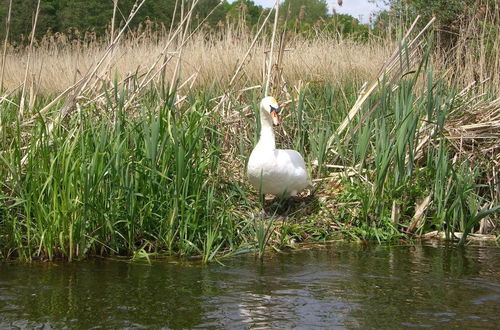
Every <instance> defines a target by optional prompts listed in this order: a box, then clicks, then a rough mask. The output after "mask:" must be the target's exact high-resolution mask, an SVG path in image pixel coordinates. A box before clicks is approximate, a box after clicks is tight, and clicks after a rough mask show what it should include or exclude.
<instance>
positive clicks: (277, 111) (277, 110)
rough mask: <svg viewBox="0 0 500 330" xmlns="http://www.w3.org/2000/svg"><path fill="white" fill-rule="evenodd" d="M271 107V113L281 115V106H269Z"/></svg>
mask: <svg viewBox="0 0 500 330" xmlns="http://www.w3.org/2000/svg"><path fill="white" fill-rule="evenodd" d="M269 107H270V108H271V111H270V112H273V111H274V112H276V113H280V107H279V106H275V107H274V106H272V105H269Z"/></svg>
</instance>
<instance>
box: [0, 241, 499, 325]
mask: <svg viewBox="0 0 500 330" xmlns="http://www.w3.org/2000/svg"><path fill="white" fill-rule="evenodd" d="M499 251H500V248H498V247H492V246H489V247H480V246H469V247H466V248H464V249H460V248H457V247H431V246H414V247H408V246H392V247H384V246H369V247H363V246H359V245H341V246H328V247H315V248H314V249H308V250H301V251H288V252H285V253H280V254H272V255H271V254H269V255H267V256H266V258H265V260H264V261H263V262H260V261H259V260H256V259H255V258H254V256H251V255H246V256H239V257H234V258H231V259H227V260H224V265H220V264H217V263H212V264H210V265H201V264H198V263H175V262H168V261H156V262H154V263H153V265H151V266H149V265H144V264H138V263H128V262H124V261H109V260H93V261H86V262H76V263H72V264H54V263H50V264H49V263H35V264H32V265H25V264H17V263H14V264H0V328H2V329H3V328H36V327H40V328H41V327H46V328H61V327H68V328H92V327H95V328H127V327H129V328H142V327H147V328H161V327H165V328H193V327H200V328H206V327H209V328H250V327H252V328H269V327H272V328H292V327H298V328H372V329H373V328H376V329H390V328H402V327H416V328H420V327H433V328H453V327H456V328H466V329H473V328H481V329H494V328H496V329H498V328H500V264H499V262H500V258H499Z"/></svg>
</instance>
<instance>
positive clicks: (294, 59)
mask: <svg viewBox="0 0 500 330" xmlns="http://www.w3.org/2000/svg"><path fill="white" fill-rule="evenodd" d="M166 40H168V39H167V37H161V38H158V36H157V35H155V34H152V35H141V36H139V37H136V38H130V37H129V38H126V39H124V40H122V41H121V43H120V44H119V45H117V47H116V48H115V50H114V55H113V57H112V59H111V62H110V66H109V70H108V72H107V73H106V74H105V76H101V77H100V78H101V79H104V80H107V79H110V80H112V79H114V75H115V73H116V74H118V77H119V79H122V78H124V77H126V76H127V75H129V74H130V73H135V72H138V73H141V72H143V71H145V70H146V69H147V68H149V67H151V66H152V65H153V64H154V62H155V60H156V59H157V57H158V55H159V54H160V53H161V51H162V50H163V47H164V45H165V43H166ZM251 41H252V38H251V35H247V34H245V35H242V34H239V35H236V34H235V33H234V32H233V31H227V33H223V34H217V35H212V36H207V34H206V33H205V32H198V33H197V34H196V35H195V36H193V38H192V39H190V40H189V41H188V42H187V44H186V45H185V46H184V47H183V48H182V59H181V67H180V80H181V81H184V80H185V79H187V78H188V77H191V76H192V75H195V76H196V82H195V85H198V86H200V85H201V86H205V85H211V84H212V83H214V84H215V85H216V86H217V87H220V88H225V87H227V86H228V83H229V81H230V80H231V77H232V76H233V74H234V72H235V70H236V67H237V65H238V64H239V61H240V59H241V58H242V57H243V55H244V54H245V53H246V52H247V50H248V49H249V48H250V46H251ZM269 44H270V42H269V40H268V39H267V38H265V37H264V38H260V40H258V41H257V43H256V44H255V46H254V47H253V48H252V50H251V53H250V56H249V57H248V58H247V60H246V61H245V66H244V68H243V72H242V75H241V76H240V78H239V79H237V81H236V84H237V85H238V86H239V87H242V88H243V87H249V86H254V85H260V84H262V83H263V76H264V61H265V57H266V52H267V51H268V50H269ZM106 47H107V45H106V44H102V43H98V42H90V43H85V42H76V41H74V42H72V41H70V40H68V39H67V38H66V37H65V36H63V35H56V36H49V37H47V38H45V39H44V40H43V41H42V42H40V43H39V46H38V47H37V48H36V49H34V51H33V55H32V59H31V67H32V71H33V72H32V73H33V74H34V75H33V76H34V79H35V85H36V89H37V91H38V92H39V93H41V94H46V93H56V92H61V91H63V90H64V89H66V88H67V87H68V86H70V85H72V84H74V83H75V82H76V81H77V80H78V79H80V78H81V77H82V75H83V74H84V73H85V72H87V70H88V69H89V68H91V66H92V65H94V64H95V62H96V61H97V60H98V59H100V58H101V57H102V56H103V54H104V52H105V51H106ZM175 48H177V45H172V46H171V47H170V48H169V49H168V50H167V51H168V52H172V51H174V50H175ZM392 48H393V47H392V46H390V45H387V44H381V43H375V42H369V43H364V44H361V43H356V42H354V41H352V40H345V39H339V38H334V37H327V36H321V37H319V38H316V39H314V40H306V39H304V38H299V37H297V38H293V39H291V40H289V41H288V42H287V45H286V49H285V52H284V55H283V60H282V74H283V77H284V79H285V81H286V82H288V83H290V84H292V85H295V84H298V83H299V81H303V82H304V81H321V82H325V83H344V82H346V81H353V80H354V81H365V80H369V79H372V78H374V77H375V76H376V74H377V71H378V69H379V68H380V67H381V66H382V63H383V62H384V60H385V59H386V58H387V56H388V55H389V53H390V51H391V49H392ZM27 57H28V53H27V52H26V51H23V50H21V51H19V50H12V49H10V50H8V51H7V57H6V70H5V78H4V79H5V82H4V85H5V87H6V88H7V90H13V89H15V88H17V87H18V86H20V85H21V84H22V83H23V79H24V76H23V74H24V70H25V68H26V63H27ZM175 63H176V61H171V62H170V63H169V64H168V65H167V67H166V74H165V76H166V77H171V76H172V75H173V72H174V70H175ZM160 64H161V63H160ZM160 64H157V67H159V65H160Z"/></svg>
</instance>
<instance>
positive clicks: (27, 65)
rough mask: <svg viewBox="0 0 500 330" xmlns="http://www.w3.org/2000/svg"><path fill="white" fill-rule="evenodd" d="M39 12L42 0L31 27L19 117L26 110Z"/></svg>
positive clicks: (38, 4)
mask: <svg viewBox="0 0 500 330" xmlns="http://www.w3.org/2000/svg"><path fill="white" fill-rule="evenodd" d="M39 12H40V0H38V2H37V5H36V12H35V20H34V22H33V27H32V29H31V40H30V46H29V49H28V60H27V62H26V70H25V71H24V83H23V89H22V91H21V101H20V102H19V118H22V117H23V112H24V95H25V93H26V81H27V80H28V71H29V68H30V59H31V53H32V51H33V42H34V41H35V32H36V23H37V21H38V13H39Z"/></svg>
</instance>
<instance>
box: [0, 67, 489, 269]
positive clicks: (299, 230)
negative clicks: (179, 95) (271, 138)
mask: <svg viewBox="0 0 500 330" xmlns="http://www.w3.org/2000/svg"><path fill="white" fill-rule="evenodd" d="M115 85H116V84H115ZM154 87H155V88H151V89H150V90H149V91H147V92H146V93H145V95H143V96H142V97H141V104H140V106H139V107H137V108H135V109H133V110H131V109H125V104H126V103H127V100H128V99H129V97H130V96H129V95H127V92H126V91H125V90H123V89H114V90H113V91H109V92H107V93H106V104H105V106H104V108H102V107H101V108H99V109H98V108H96V106H94V105H89V106H87V107H86V108H85V109H81V111H79V112H78V113H76V114H74V115H73V116H71V117H70V118H68V119H66V120H65V121H64V122H63V123H62V124H60V125H58V126H56V127H55V128H54V129H52V130H50V129H49V125H50V121H49V120H46V119H44V117H42V116H35V118H37V119H35V120H34V121H33V122H31V123H29V124H28V125H27V124H24V123H22V122H21V121H20V120H19V119H18V114H17V107H16V106H15V104H10V103H7V102H4V103H2V105H1V111H0V119H1V125H0V127H1V134H0V150H1V152H0V176H1V177H2V178H3V182H2V189H0V258H2V259H5V258H16V257H17V258H20V259H23V260H30V259H32V258H41V259H55V258H63V259H67V260H74V259H81V258H85V257H87V256H90V255H127V256H133V258H134V259H146V260H149V258H150V257H153V256H158V255H161V254H164V253H168V254H176V255H185V256H190V255H199V256H201V259H202V260H203V261H204V262H209V261H211V260H214V259H216V258H218V257H220V256H221V255H224V254H231V253H237V252H238V251H242V250H245V251H246V250H248V247H249V246H253V247H254V249H255V250H256V251H257V253H258V254H259V255H260V256H262V254H263V253H264V251H265V249H266V248H267V247H268V246H269V245H272V246H274V247H277V246H286V245H289V243H288V241H287V237H288V238H290V237H292V236H293V237H294V241H295V240H299V241H300V239H304V238H305V239H307V238H306V237H311V238H312V239H314V240H324V239H329V238H332V237H337V236H335V235H336V234H338V233H339V232H340V233H342V234H343V235H345V236H347V237H358V238H362V239H367V240H374V241H379V242H382V241H385V240H390V239H392V238H395V237H401V236H402V235H403V233H404V232H405V231H406V229H407V228H408V227H409V225H410V224H411V222H412V217H413V215H414V213H415V210H416V208H417V206H418V204H419V202H420V201H421V200H423V199H424V198H425V197H426V196H429V195H430V196H431V200H432V202H431V203H430V205H429V207H428V208H427V209H426V211H425V215H424V218H423V221H422V222H421V223H419V225H418V228H417V232H418V233H423V232H426V231H428V230H434V229H438V230H445V231H446V232H447V235H448V236H449V237H450V238H452V233H453V232H454V231H463V232H465V235H464V236H466V235H467V233H468V232H471V231H472V230H473V229H474V226H476V225H477V223H478V222H479V220H481V219H482V218H483V217H485V216H488V215H489V216H492V215H494V212H496V211H498V207H497V206H495V205H492V204H491V201H490V200H489V199H488V196H487V195H485V194H484V193H481V189H482V188H483V187H482V186H481V185H480V184H479V182H480V179H481V177H482V175H483V170H482V169H481V168H479V167H478V166H477V165H474V164H472V163H470V162H469V161H468V160H467V159H462V158H461V157H455V152H454V149H453V148H452V147H451V146H450V144H449V142H448V140H447V139H446V131H445V124H446V122H447V120H448V117H449V116H450V114H451V113H452V111H453V110H454V109H455V107H456V106H457V100H456V98H455V96H456V92H455V91H454V90H453V88H450V87H449V86H447V85H446V84H445V83H444V82H443V81H441V80H440V79H438V78H436V74H435V73H434V72H433V70H432V68H431V67H429V66H428V65H427V62H426V61H425V58H424V61H423V63H422V65H421V66H420V67H419V69H418V70H417V71H416V72H411V73H408V74H406V75H405V76H403V77H401V79H400V80H399V81H397V83H396V87H397V88H394V86H389V85H385V84H383V83H381V84H380V88H379V90H378V92H377V93H375V94H374V95H372V96H371V97H370V99H369V100H368V102H366V103H365V104H364V108H363V109H362V110H361V112H360V113H359V114H358V116H357V117H356V118H354V119H353V120H352V122H351V123H350V126H349V129H348V131H347V133H346V134H344V135H339V136H337V135H336V134H335V133H334V132H335V131H336V129H337V127H338V126H339V124H340V122H341V121H342V120H343V118H345V116H346V114H347V112H348V111H349V108H350V106H351V105H352V104H353V103H354V101H355V99H356V96H357V89H358V88H359V87H360V86H359V85H357V84H355V83H354V82H353V83H352V84H347V85H344V86H330V85H320V84H313V85H310V86H308V87H307V88H305V89H303V90H301V91H300V93H298V95H296V97H292V102H291V103H290V105H289V106H288V107H286V108H285V109H284V110H283V119H284V122H283V127H284V128H285V132H286V134H284V133H283V131H281V130H278V132H277V145H278V147H279V148H294V149H296V150H300V151H301V153H302V154H303V155H304V158H305V160H306V163H307V164H308V168H309V169H310V173H311V178H313V179H317V178H319V179H322V178H328V177H329V176H331V175H333V174H339V172H340V173H341V174H342V172H343V171H342V170H340V169H339V168H338V167H336V168H333V169H332V168H331V167H329V165H341V166H344V167H345V168H346V169H354V173H355V174H354V175H351V176H349V177H348V178H347V177H345V180H343V181H342V184H341V189H340V192H336V193H335V194H334V195H332V196H327V197H328V198H327V199H326V201H324V199H321V198H323V197H324V194H325V192H324V191H323V190H322V189H323V188H324V186H323V184H322V182H321V181H320V182H318V183H317V187H316V189H315V190H317V193H318V195H319V196H318V198H316V199H315V198H312V199H311V200H312V201H310V202H308V203H309V204H310V205H305V206H304V208H306V209H310V210H309V211H308V212H304V215H302V213H301V212H296V213H294V214H291V215H288V216H289V218H287V219H286V220H285V222H284V224H283V225H282V226H281V229H277V228H274V226H273V225H274V223H275V222H274V220H271V221H267V220H265V221H264V220H262V219H256V217H255V214H257V213H259V212H260V211H261V209H262V206H263V205H264V204H263V202H262V201H261V200H259V197H258V195H259V194H258V193H257V192H256V191H254V190H253V188H251V187H250V185H249V184H248V182H247V181H246V179H245V176H244V175H245V170H244V160H245V159H246V157H248V155H249V154H250V151H251V149H252V147H253V145H254V143H255V141H256V140H257V139H258V132H259V131H258V129H259V127H258V124H259V122H258V118H257V119H256V118H254V117H247V116H241V120H240V122H239V123H238V124H237V125H240V127H242V128H245V129H236V130H234V129H233V130H231V128H230V125H228V124H227V123H226V121H225V120H226V119H227V118H222V116H221V114H220V112H218V111H208V112H207V110H209V109H213V106H214V104H213V101H210V100H211V99H213V96H214V95H217V94H218V93H216V91H205V92H202V91H201V90H193V91H191V92H189V93H188V94H187V101H186V102H184V103H183V105H181V106H179V105H175V102H176V96H175V95H174V94H169V93H168V92H167V90H168V86H165V87H162V86H154ZM259 96H260V95H259V94H258V93H253V94H252V93H251V92H250V93H249V94H246V95H245V98H244V99H242V100H241V101H239V102H240V104H242V105H241V106H239V107H238V106H237V108H236V109H243V108H244V106H245V105H246V104H250V105H252V109H253V111H254V113H255V114H258V100H259ZM48 101H50V100H44V99H39V100H38V103H37V104H35V111H34V114H36V109H39V108H41V107H43V105H44V104H46V103H48ZM59 107H60V105H57V106H55V107H54V108H53V109H52V111H53V112H54V113H56V112H57V111H58V109H59ZM332 136H333V141H334V145H333V147H332V148H328V141H329V140H330V137H332ZM426 138H427V139H428V140H427V141H428V142H427V144H426V146H425V147H424V148H421V149H419V145H420V143H421V142H422V141H423V139H426ZM332 172H336V173H332ZM344 172H347V170H346V171H344ZM326 194H328V191H327V192H326ZM329 201H330V202H329ZM332 201H333V202H332ZM394 209H397V210H398V212H397V217H396V219H394V218H393V214H392V213H393V210H394ZM306 213H307V214H306ZM252 214H253V215H252ZM275 215H276V216H277V215H278V214H275ZM273 219H274V218H273ZM330 225H332V226H330ZM277 231H281V235H282V237H281V238H279V237H275V235H276V232H277ZM463 241H465V238H464V239H463Z"/></svg>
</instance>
